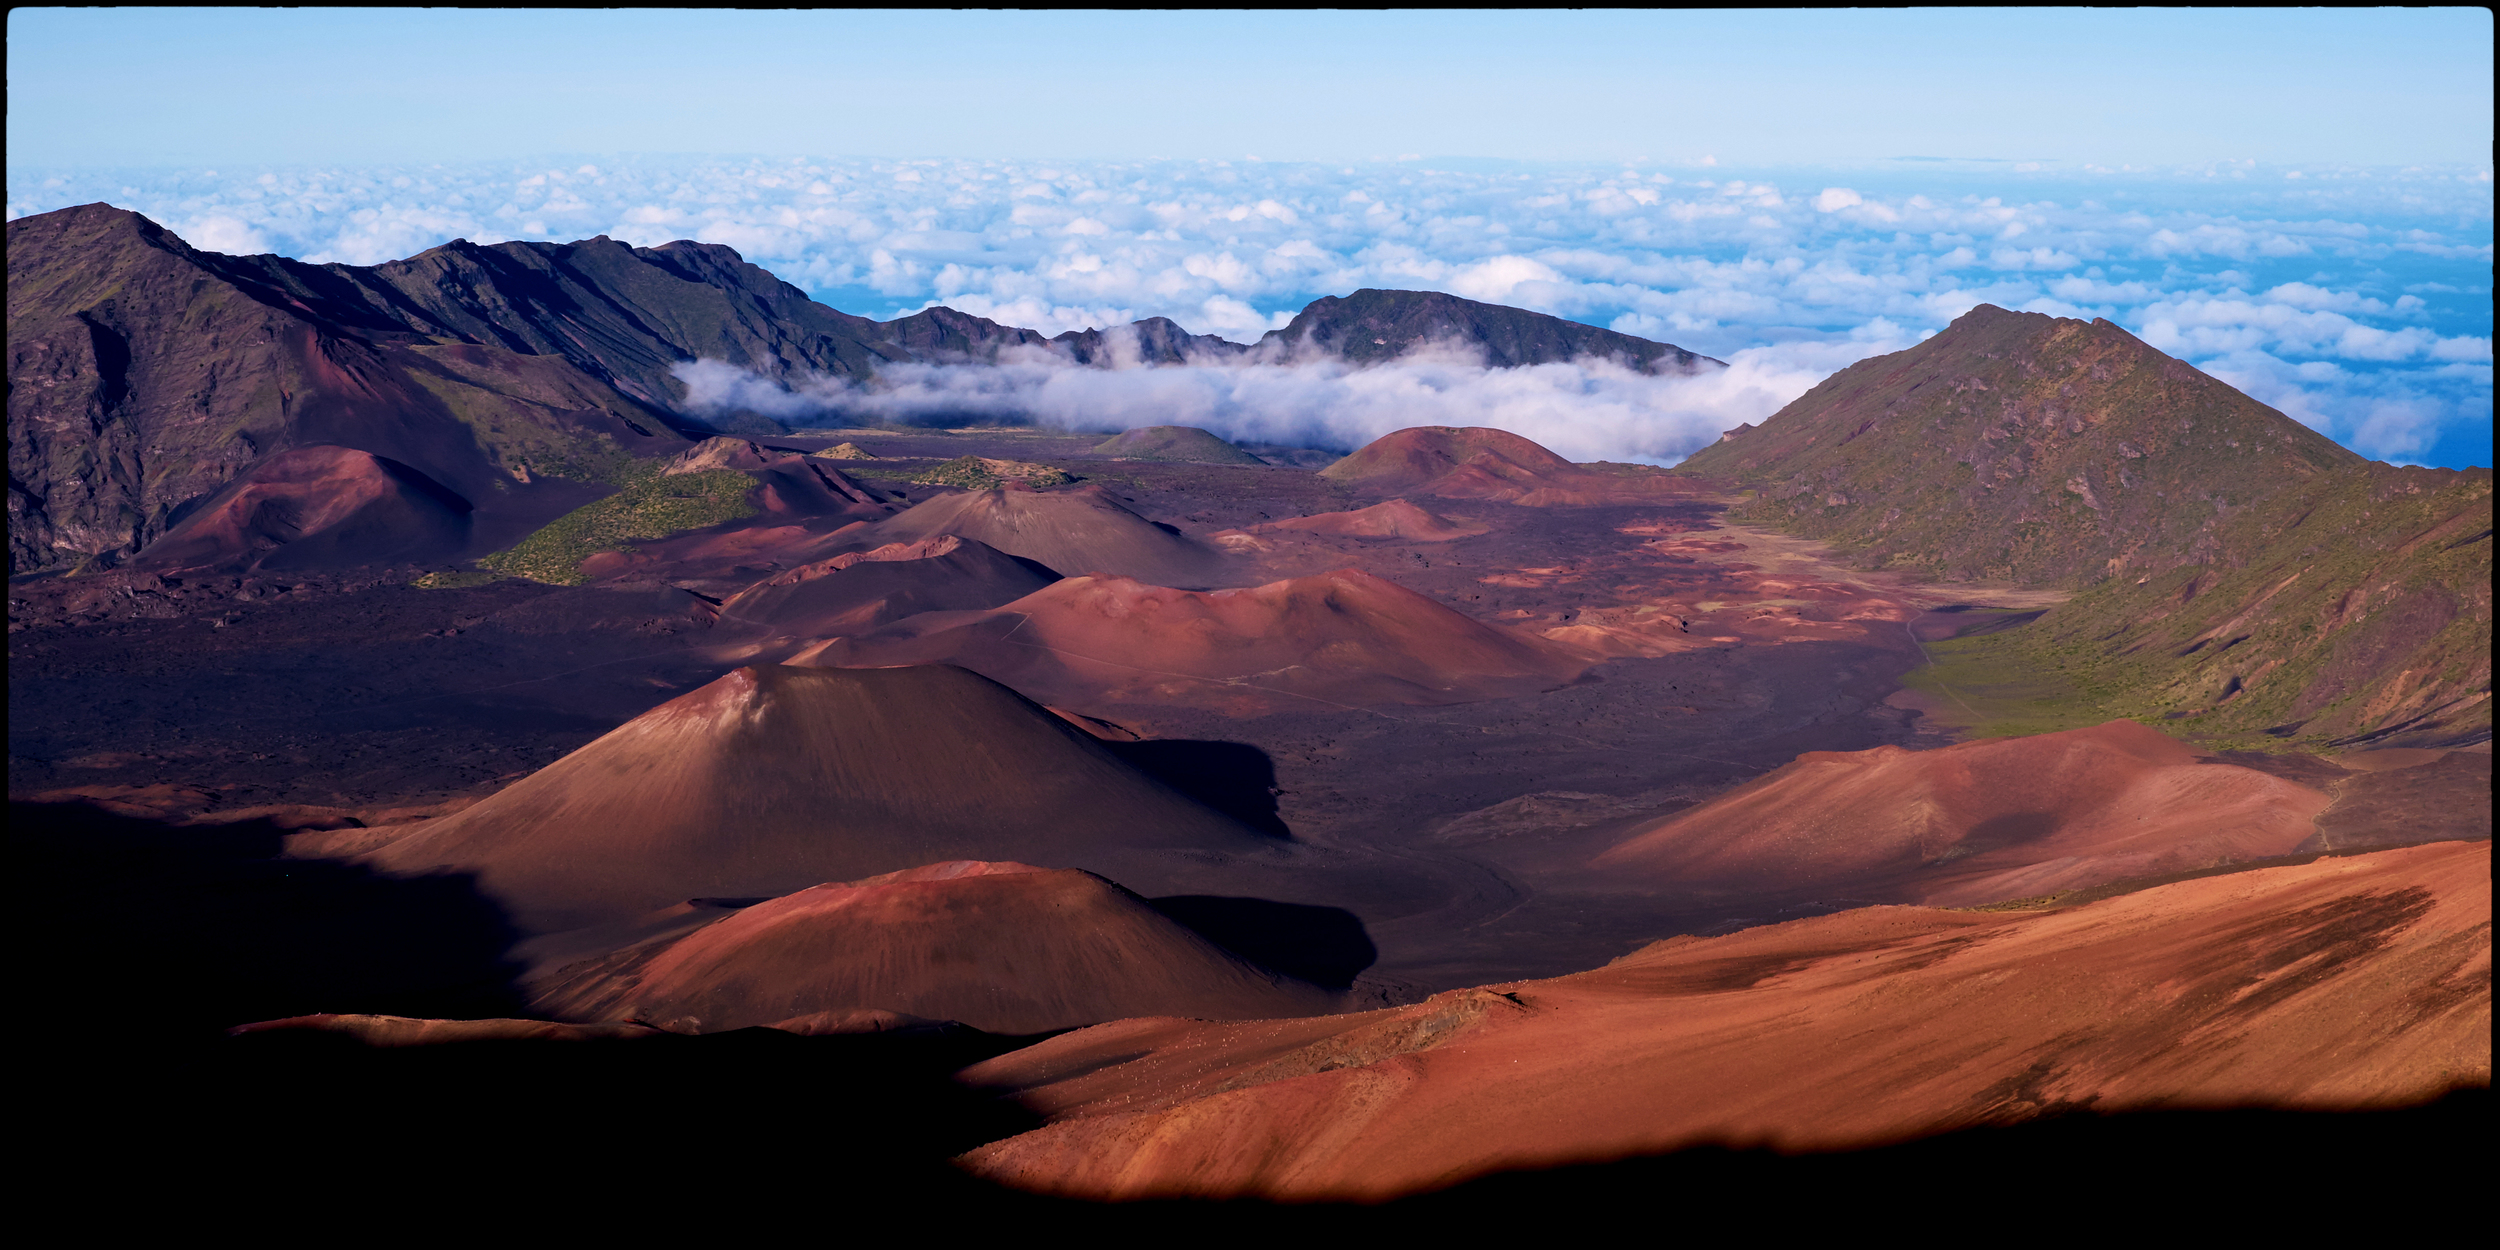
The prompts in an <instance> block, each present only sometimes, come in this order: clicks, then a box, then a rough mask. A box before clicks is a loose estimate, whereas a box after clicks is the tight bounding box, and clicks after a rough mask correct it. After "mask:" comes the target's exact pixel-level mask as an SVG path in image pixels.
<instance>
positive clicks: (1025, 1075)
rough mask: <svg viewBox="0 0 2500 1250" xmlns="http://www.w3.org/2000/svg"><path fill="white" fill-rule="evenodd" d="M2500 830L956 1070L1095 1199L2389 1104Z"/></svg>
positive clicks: (2422, 1060)
mask: <svg viewBox="0 0 2500 1250" xmlns="http://www.w3.org/2000/svg"><path fill="white" fill-rule="evenodd" d="M2490 925H2491V847H2490V844H2489V843H2488V842H2483V843H2455V842H2445V843H2434V844H2431V845H2427V846H2419V847H2409V848H2406V849H2403V850H2393V851H2377V852H2371V853H2367V854H2363V855H2358V856H2354V857H2351V858H2345V859H2320V860H2318V861H2316V862H2314V863H2311V864H2305V865H2299V866H2291V867H2280V868H2267V869H2260V870H2254V871H2248V872H2242V873H2236V874H2229V875H2223V876H2214V877H2206V878H2202V879H2198V880H2192V881H2183V882H2178V883H2175V884H2171V885H2164V886H2158V887H2154V888H2151V889H2146V890H2142V891H2139V892H2136V893H2132V894H2125V895H2121V896H2118V897H2115V898H2107V899H2103V900H2101V901H2099V902H2094V903H2090V904H2086V905H2082V906H2076V907H2070V908H2065V909H2060V910H2055V911H2046V912H1998V913H1974V912H1951V911H1937V910H1929V909H1924V908H1909V907H1876V908H1865V909H1861V910H1857V911H1851V912H1844V913H1841V914H1838V915H1832V916H1825V917H1821V918H1817V919H1812V920H1800V921H1794V922H1791V923H1788V924H1782V925H1774V926H1768V927H1764V928H1759V929H1752V930H1747V931H1745V932H1742V933H1737V934H1734V935H1731V936H1728V937H1721V938H1676V939H1673V940H1670V941H1666V942H1660V943H1656V944H1654V945H1651V946H1649V947H1647V948H1645V949H1643V950H1640V951H1638V952H1635V953H1634V954H1631V955H1628V956H1625V957H1624V958H1622V959H1618V960H1616V961H1615V962H1614V963H1612V964H1609V965H1608V966H1606V967H1604V968H1600V969H1598V970H1596V971H1592V972H1585V973H1580V974H1577V975H1573V976H1566V977H1559V978H1555V979H1553V980H1547V981H1528V982H1519V983H1513V984H1508V985H1500V986H1493V987H1488V988H1485V989H1475V990H1458V991H1453V992H1450V993H1446V994H1441V995H1437V996H1435V997H1434V998H1432V999H1431V1000H1429V1001H1427V1002H1424V1003H1421V1004H1418V1005H1415V1006H1411V1007H1403V1008H1395V1009H1391V1010H1386V1011H1374V1012H1366V1013H1362V1014H1359V1015H1347V1016H1335V1017H1329V1018H1326V1019H1319V1020H1301V1021H1268V1022H1259V1023H1249V1024H1218V1023H1207V1022H1200V1021H1184V1020H1171V1019H1161V1020H1153V1019H1148V1020H1125V1021H1121V1022H1118V1023H1115V1024H1106V1025H1102V1026H1100V1027H1097V1028H1092V1029H1086V1030H1083V1031H1080V1032H1076V1033H1070V1034H1066V1035H1063V1036H1061V1037H1058V1038H1054V1039H1052V1040H1050V1041H1047V1042H1044V1043H1041V1044H1040V1045H1037V1046H1033V1047H1030V1048H1027V1049H1025V1050H1022V1051H1017V1052H1015V1053H1012V1054H1008V1055H1005V1056H1001V1057H1000V1058H998V1059H994V1060H991V1061H989V1062H987V1063H983V1064H980V1065H977V1066H975V1067H973V1068H971V1069H968V1070H967V1071H966V1072H965V1074H964V1079H966V1080H968V1081H972V1082H977V1083H979V1084H982V1085H986V1086H989V1087H992V1088H997V1089H1001V1090H1003V1091H1007V1092H1009V1093H1012V1094H1014V1095H1016V1096H1017V1097H1018V1098H1019V1099H1020V1100H1021V1101H1023V1102H1024V1103H1025V1105H1026V1106H1028V1107H1030V1108H1032V1109H1033V1110H1035V1111H1038V1112H1040V1113H1042V1114H1043V1115H1045V1116H1047V1117H1048V1118H1049V1119H1050V1121H1051V1123H1050V1124H1049V1125H1048V1126H1046V1127H1044V1128H1041V1129H1039V1130H1036V1131H1033V1132H1030V1133H1026V1134H1023V1135H1021V1136H1017V1137H1012V1138H1009V1139H1007V1140H1005V1141H1001V1142H996V1143H993V1144H991V1145H989V1146H985V1147H982V1148H981V1149H979V1150H975V1151H973V1152H972V1153H970V1154H968V1155H966V1156H964V1159H963V1163H964V1164H965V1165H966V1166H967V1167H968V1168H969V1170H971V1171H972V1172H973V1173H974V1174H976V1175H980V1176H984V1177H988V1178H990V1179H993V1180H997V1181H1001V1182H1004V1183H1007V1184H1010V1185H1014V1186H1017V1187H1019V1188H1024V1189H1030V1190H1041V1191H1046V1192H1053V1193H1060V1194H1068V1195H1075V1196H1081V1197H1087V1198H1135V1197H1147V1196H1192V1197H1206V1196H1239V1195H1255V1196H1260V1197H1267V1198H1288V1199H1315V1198H1354V1199H1380V1198H1388V1197H1393V1196H1396V1195H1399V1194H1404V1193H1412V1192H1416V1191H1418V1190H1423V1189H1430V1188H1438V1187H1441V1186H1444V1185H1448V1184H1450V1183H1452V1182H1454V1181H1458V1180H1461V1179H1464V1178H1466V1177H1468V1176H1471V1175H1476V1174H1480V1173H1484V1172H1489V1171H1494V1170H1507V1169H1517V1168H1535V1167H1548V1166H1552V1165H1555V1164H1559V1163H1565V1162H1574V1161H1579V1160H1586V1159H1604V1158H1615V1157H1622V1156H1626V1155H1632V1154H1646V1153H1651V1152H1661V1151H1666V1150H1671V1149H1677V1148H1683V1147H1690V1146H1695V1145H1702V1144H1708V1143H1729V1144H1738V1145H1756V1146H1769V1147H1772V1148H1775V1149H1778V1150H1782V1151H1822V1150H1843V1149H1852V1148H1861V1147H1866V1146H1871V1145H1878V1144H1882V1143H1886V1142H1893V1141H1899V1140H1903V1139H1905V1138H1911V1137H1917V1136H1923V1135H1927V1134H1932V1133H1937V1132H1943V1131H1948V1130H1952V1129H1957V1128H1963V1127H1968V1126H1973V1125H1979V1124H1991V1123H2008V1122H2015V1121H2020V1120H2025V1119H2029V1118H2032V1117H2035V1116H2039V1115H2042V1114H2044V1113H2051V1112H2055V1111H2059V1110H2063V1109H2069V1108H2082V1107H2089V1108H2091V1109H2092V1110H2093V1111H2095V1112H2116V1111H2126V1110H2136V1109H2149V1108H2157V1107H2174V1108H2175V1107H2196V1106H2204V1107H2215V1106H2222V1107H2228V1106H2246V1105H2264V1106H2273V1107H2285V1108H2303V1109H2313V1110H2341V1109H2356V1108H2364V1107H2386V1106H2400V1105H2406V1104H2411V1103H2417V1102H2422V1101H2427V1100H2429V1099H2432V1098H2436V1097H2438V1096H2439V1095H2441V1094H2442V1093H2444V1092H2446V1091H2447V1090H2449V1089H2451V1088H2456V1087H2461V1086H2486V1085H2488V1084H2489V1083H2490V1080H2491V939H2490Z"/></svg>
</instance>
